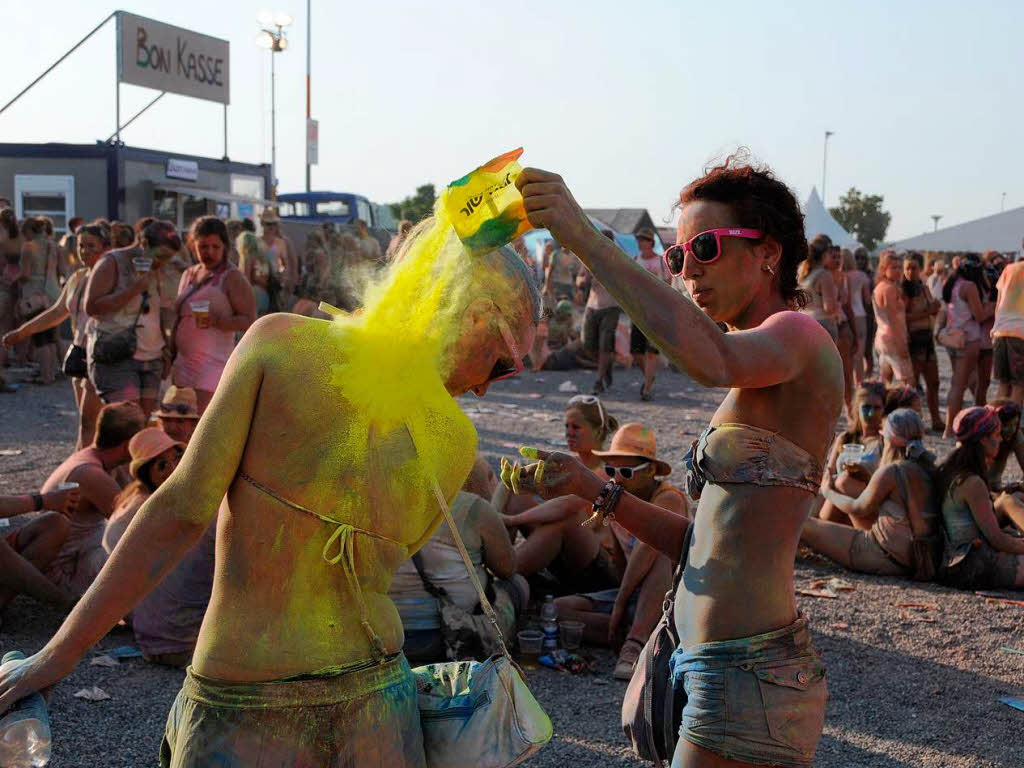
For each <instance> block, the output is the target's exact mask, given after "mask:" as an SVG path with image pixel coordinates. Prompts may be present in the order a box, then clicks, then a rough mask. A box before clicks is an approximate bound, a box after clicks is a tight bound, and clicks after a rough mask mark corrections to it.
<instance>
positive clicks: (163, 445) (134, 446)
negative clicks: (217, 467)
mask: <svg viewBox="0 0 1024 768" xmlns="http://www.w3.org/2000/svg"><path fill="white" fill-rule="evenodd" d="M174 447H178V448H181V449H182V450H185V444H184V443H179V442H178V441H176V440H174V439H172V438H171V436H170V435H168V434H167V433H166V432H164V431H163V430H162V429H160V428H159V427H146V428H145V429H143V430H140V431H139V432H136V433H135V437H133V438H132V439H131V441H130V442H129V443H128V453H129V454H131V457H132V463H131V466H130V467H129V471H130V472H131V473H132V477H134V478H135V479H136V480H138V479H139V470H140V469H142V467H144V466H145V465H146V464H148V463H149V462H150V461H152V460H153V459H155V458H156V457H157V456H159V455H160V454H161V453H163V452H164V451H166V450H167V449H168V448H174Z"/></svg>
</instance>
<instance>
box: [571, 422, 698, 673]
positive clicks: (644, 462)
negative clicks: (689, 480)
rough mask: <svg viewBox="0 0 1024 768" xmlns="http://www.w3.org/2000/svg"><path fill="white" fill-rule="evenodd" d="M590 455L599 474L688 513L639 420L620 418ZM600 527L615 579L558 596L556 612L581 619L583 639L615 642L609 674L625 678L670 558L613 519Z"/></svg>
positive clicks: (655, 609) (650, 622)
mask: <svg viewBox="0 0 1024 768" xmlns="http://www.w3.org/2000/svg"><path fill="white" fill-rule="evenodd" d="M594 455H595V456H598V457H600V458H601V459H602V461H603V464H604V468H603V474H604V475H605V476H606V477H608V478H609V479H613V480H615V481H616V482H618V483H619V484H621V485H622V487H623V488H624V489H625V490H626V491H628V492H629V493H631V494H633V495H634V496H636V497H637V498H638V499H642V500H643V501H646V502H649V503H650V504H653V505H655V506H657V507H661V508H663V509H667V510H668V511H670V512H674V513H676V514H677V515H681V516H682V517H687V516H688V511H689V510H688V505H687V503H686V496H685V495H684V494H683V492H682V491H681V490H679V489H678V488H676V487H675V486H674V485H672V484H671V483H669V481H668V480H666V479H665V478H666V477H667V476H668V475H670V474H671V473H672V467H670V466H669V465H668V464H667V463H666V462H664V461H662V460H661V459H659V458H658V447H657V441H656V440H655V437H654V432H652V431H651V430H650V429H648V428H647V427H645V426H644V425H643V424H637V423H633V424H625V425H624V426H623V427H622V428H621V429H620V430H619V431H618V432H616V433H615V437H613V438H612V443H611V446H610V447H609V448H608V450H607V451H594ZM603 530H605V531H608V532H610V533H611V536H608V537H606V538H607V539H608V542H607V543H608V545H609V547H610V553H611V558H612V559H613V561H614V562H616V563H617V564H619V565H620V567H621V568H622V573H623V576H622V581H621V583H620V584H619V586H618V587H613V588H611V589H604V590H599V591H597V592H593V591H590V592H585V593H583V594H578V595H570V596H568V597H561V598H559V599H558V600H557V601H556V602H557V605H558V615H559V617H560V618H564V619H575V620H577V621H582V622H583V624H584V630H583V636H584V639H585V640H586V641H587V642H589V643H594V644H596V645H611V646H612V647H613V648H615V647H621V648H620V651H619V661H618V663H617V664H616V665H615V672H614V676H615V679H617V680H629V679H630V677H632V675H633V665H634V664H635V663H636V660H637V657H638V656H639V655H640V651H641V650H643V647H644V643H646V642H647V638H648V637H650V635H651V632H652V630H653V629H654V627H655V625H656V624H657V623H658V619H660V618H661V606H662V603H663V602H664V599H665V592H666V591H668V588H669V585H670V584H671V578H672V566H673V563H672V562H671V561H670V560H669V559H668V558H667V557H665V555H662V554H660V553H659V552H658V550H656V549H655V548H654V547H652V546H650V545H649V544H645V543H644V542H642V541H639V540H638V539H637V538H636V537H635V536H634V535H633V534H631V533H630V532H629V531H627V530H626V529H625V528H623V527H622V526H621V525H619V524H618V523H614V522H613V523H612V524H611V525H610V526H608V527H607V528H605V529H603ZM623 638H625V640H623Z"/></svg>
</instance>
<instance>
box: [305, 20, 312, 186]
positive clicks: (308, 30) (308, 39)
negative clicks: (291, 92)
mask: <svg viewBox="0 0 1024 768" xmlns="http://www.w3.org/2000/svg"><path fill="white" fill-rule="evenodd" d="M312 13H313V1H312V0H306V192H309V191H310V190H311V184H310V176H311V173H310V169H311V166H310V164H309V121H310V118H311V117H312V116H313V115H312V112H311V106H312V104H311V102H312V94H311V90H310V72H311V71H312V50H313V21H312V19H313V17H312Z"/></svg>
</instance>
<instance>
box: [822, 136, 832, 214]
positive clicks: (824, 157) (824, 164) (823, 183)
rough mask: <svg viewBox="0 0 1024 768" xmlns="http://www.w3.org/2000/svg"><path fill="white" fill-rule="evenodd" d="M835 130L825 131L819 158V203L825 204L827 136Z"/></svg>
mask: <svg viewBox="0 0 1024 768" xmlns="http://www.w3.org/2000/svg"><path fill="white" fill-rule="evenodd" d="M833 133H835V131H825V154H824V156H823V157H822V159H821V204H822V205H825V171H826V169H827V168H828V137H829V136H831V135H832V134H833Z"/></svg>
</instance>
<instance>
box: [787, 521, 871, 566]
mask: <svg viewBox="0 0 1024 768" xmlns="http://www.w3.org/2000/svg"><path fill="white" fill-rule="evenodd" d="M856 535H857V531H856V530H855V529H854V528H851V527H850V526H848V525H840V524H837V523H829V522H826V521H824V520H816V519H815V518H813V517H810V518H808V519H807V522H806V523H804V530H803V533H801V534H800V539H801V541H803V542H804V543H805V544H806V545H807V546H809V547H810V548H811V549H813V550H814V551H815V552H820V553H821V554H823V555H826V556H828V557H829V558H831V559H832V560H835V561H836V562H837V563H839V564H840V565H841V566H843V567H844V568H849V569H852V566H851V564H850V545H851V544H852V543H853V537H854V536H856Z"/></svg>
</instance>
